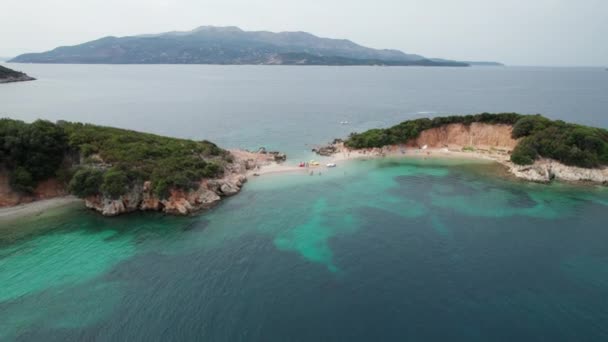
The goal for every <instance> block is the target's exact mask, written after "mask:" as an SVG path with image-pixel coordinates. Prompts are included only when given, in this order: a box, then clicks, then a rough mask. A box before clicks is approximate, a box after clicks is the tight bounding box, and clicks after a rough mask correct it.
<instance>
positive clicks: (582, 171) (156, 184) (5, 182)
mask: <svg viewBox="0 0 608 342" xmlns="http://www.w3.org/2000/svg"><path fill="white" fill-rule="evenodd" d="M314 151H315V152H317V153H319V154H321V155H324V156H328V157H330V161H332V162H337V161H340V160H345V159H354V158H369V157H374V158H376V157H386V156H394V157H418V158H433V157H440V158H445V157H452V158H482V159H488V160H493V161H496V162H499V163H501V164H503V165H505V166H506V167H507V168H508V170H509V171H510V172H511V173H512V174H513V175H515V176H516V177H518V178H522V179H525V180H529V181H534V182H550V181H552V180H563V181H572V182H591V183H595V184H603V185H608V131H607V130H605V129H601V128H593V127H587V126H581V125H576V124H570V123H565V122H563V121H553V120H550V119H547V118H545V117H542V116H540V115H520V114H515V113H503V114H488V113H483V114H477V115H465V116H448V117H437V118H433V119H427V118H423V119H416V120H410V121H405V122H402V123H400V124H398V125H395V126H393V127H390V128H386V129H372V130H368V131H366V132H363V133H352V134H351V135H350V136H349V137H348V138H347V139H346V140H336V141H334V143H333V144H331V145H328V146H325V147H323V148H318V149H315V150H314ZM285 160H286V156H285V155H284V154H281V153H278V152H267V151H266V150H265V149H260V150H259V151H257V152H250V151H244V150H225V149H222V148H220V147H218V146H217V145H215V144H214V143H212V142H209V141H193V140H186V139H177V138H169V137H163V136H158V135H154V134H148V133H140V132H135V131H131V130H125V129H118V128H112V127H102V126H96V125H90V124H82V123H71V122H65V121H59V122H57V123H52V122H49V121H42V120H38V121H35V122H33V123H31V124H29V123H25V122H22V121H17V120H11V119H0V208H3V207H4V208H7V207H14V206H17V205H20V204H24V203H30V202H34V201H39V200H44V199H53V198H64V197H65V196H68V195H70V194H71V195H74V196H76V197H79V198H82V199H83V200H84V203H85V205H86V206H87V207H88V208H91V209H93V210H96V211H98V212H100V213H101V214H102V215H105V216H116V215H120V214H123V213H129V212H134V211H162V212H165V213H168V214H175V215H187V214H190V213H193V212H196V211H199V210H202V209H206V208H211V207H212V206H214V205H215V204H217V203H219V202H220V201H221V200H222V198H224V197H227V196H232V195H235V194H237V193H238V192H239V191H240V189H241V187H242V186H243V184H244V183H245V182H246V181H247V177H248V176H252V175H260V174H265V173H276V172H298V171H300V172H303V173H304V174H308V172H307V170H306V169H303V168H302V167H298V166H297V165H292V166H290V165H284V164H282V162H284V161H285ZM331 166H334V165H331ZM318 167H320V166H318ZM46 205H47V204H41V206H46ZM20 210H21V209H20ZM0 216H1V215H0Z"/></svg>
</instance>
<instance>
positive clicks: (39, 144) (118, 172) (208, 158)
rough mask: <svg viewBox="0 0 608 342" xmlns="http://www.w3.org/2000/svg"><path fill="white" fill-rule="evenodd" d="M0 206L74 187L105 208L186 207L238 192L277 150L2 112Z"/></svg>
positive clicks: (109, 211)
mask: <svg viewBox="0 0 608 342" xmlns="http://www.w3.org/2000/svg"><path fill="white" fill-rule="evenodd" d="M0 156H1V157H2V158H1V159H0V207H2V206H15V205H18V204H22V203H28V202H32V201H36V200H39V199H49V198H53V197H59V196H64V195H67V194H68V193H69V194H73V195H75V196H77V197H79V198H82V199H84V201H85V204H86V206H87V207H88V208H91V209H94V210H96V211H98V212H100V213H101V214H103V215H106V216H116V215H120V214H123V213H129V212H133V211H139V210H141V211H163V212H165V213H168V214H175V215H186V214H189V213H192V212H194V211H198V210H201V209H206V208H210V207H212V206H213V205H215V204H216V203H218V202H219V201H220V200H221V199H222V198H224V197H228V196H232V195H235V194H237V193H238V192H239V191H240V190H241V187H242V186H243V184H244V183H245V182H246V180H247V178H246V177H247V174H248V173H249V172H250V171H251V173H253V172H254V170H257V169H258V168H260V167H261V166H265V165H268V164H273V163H274V164H276V163H280V162H283V161H285V160H286V159H287V156H286V155H285V154H283V153H280V152H267V151H266V150H265V149H261V150H260V151H259V152H257V153H254V152H248V151H241V150H233V151H228V150H224V149H222V148H220V147H219V146H217V145H215V144H213V143H212V142H209V141H206V140H202V141H194V140H187V139H179V138H171V137H163V136H158V135H154V134H148V133H141V132H135V131H130V130H124V129H118V128H113V127H102V126H95V125H88V124H81V123H70V122H63V121H62V122H57V123H51V122H48V121H40V120H39V121H36V122H33V123H25V122H22V121H17V120H11V119H0Z"/></svg>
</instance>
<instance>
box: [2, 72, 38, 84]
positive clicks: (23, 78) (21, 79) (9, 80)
mask: <svg viewBox="0 0 608 342" xmlns="http://www.w3.org/2000/svg"><path fill="white" fill-rule="evenodd" d="M35 80H36V79H35V78H33V77H30V76H28V75H25V74H24V75H21V76H17V77H12V76H10V77H7V78H0V83H13V82H25V81H35Z"/></svg>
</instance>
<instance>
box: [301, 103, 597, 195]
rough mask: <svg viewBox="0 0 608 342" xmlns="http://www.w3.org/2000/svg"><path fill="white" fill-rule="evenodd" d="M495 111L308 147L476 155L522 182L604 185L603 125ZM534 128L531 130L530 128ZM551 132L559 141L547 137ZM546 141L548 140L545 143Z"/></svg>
mask: <svg viewBox="0 0 608 342" xmlns="http://www.w3.org/2000/svg"><path fill="white" fill-rule="evenodd" d="M488 115H489V116H488ZM497 115H499V116H492V114H487V115H486V114H481V115H478V116H469V118H468V119H466V120H463V119H459V118H463V117H448V118H438V119H433V120H436V122H435V123H434V124H433V123H431V121H430V120H429V119H426V120H429V121H428V122H426V121H423V123H422V124H420V123H419V122H418V123H415V124H410V123H412V122H414V121H410V122H404V123H402V124H400V125H397V126H395V127H392V128H389V129H387V130H371V131H368V132H364V133H362V134H356V133H355V134H352V135H351V136H350V137H349V138H348V139H346V140H345V141H342V140H335V141H334V142H333V143H331V144H329V145H327V146H323V147H319V148H316V149H314V150H313V152H316V153H317V154H319V155H323V156H335V157H336V158H339V159H350V158H360V157H386V156H403V157H422V158H432V157H441V158H445V157H456V158H477V159H484V160H493V161H496V162H498V163H500V164H502V165H504V166H505V167H506V168H507V170H508V171H509V173H510V174H512V175H513V176H515V177H517V178H519V179H523V180H527V181H533V182H540V183H549V182H551V181H554V180H559V181H564V182H581V183H594V184H602V185H608V165H606V164H608V161H607V160H606V158H607V157H608V155H607V153H608V133H607V132H606V131H605V130H603V129H599V128H590V127H585V126H580V125H573V124H566V123H562V122H558V123H557V124H556V126H552V122H551V121H549V120H548V119H545V118H543V117H540V116H523V115H519V114H497ZM500 115H502V116H500ZM465 118H466V117H465ZM521 119H524V120H522V121H520V120H521ZM450 121H463V122H453V123H450ZM433 126H434V127H433ZM533 130H536V132H534V133H532V131H533ZM551 135H554V137H553V138H554V139H558V140H553V139H551ZM536 136H540V138H537V137H536ZM395 137H396V138H395ZM394 139H396V140H398V142H395V140H394ZM556 141H558V142H559V144H558V143H556ZM549 142H553V144H552V145H551V146H544V145H545V144H549ZM560 145H565V146H566V148H564V147H563V146H560ZM522 147H523V148H522ZM552 148H555V150H551V149H552ZM522 149H523V151H521V150H522ZM563 151H565V152H563ZM594 151H598V152H597V153H594ZM522 156H523V157H522ZM528 158H529V159H528ZM560 159H561V160H560ZM574 164H578V165H574Z"/></svg>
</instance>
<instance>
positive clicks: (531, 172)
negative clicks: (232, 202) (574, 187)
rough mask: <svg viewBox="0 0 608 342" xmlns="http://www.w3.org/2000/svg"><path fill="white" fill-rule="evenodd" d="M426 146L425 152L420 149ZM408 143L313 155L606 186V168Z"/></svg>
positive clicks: (329, 149)
mask: <svg viewBox="0 0 608 342" xmlns="http://www.w3.org/2000/svg"><path fill="white" fill-rule="evenodd" d="M422 146H426V148H424V149H423V148H422ZM428 146H429V145H418V144H416V143H408V144H404V145H402V146H396V145H392V146H385V147H384V148H372V149H349V148H347V147H345V146H344V144H343V143H342V142H341V141H338V142H334V143H331V144H328V145H326V146H322V147H317V148H315V149H313V152H315V153H317V154H318V155H320V156H325V157H332V158H333V159H332V160H333V161H338V160H351V159H358V158H384V157H403V158H424V159H427V158H460V159H479V160H486V161H494V162H497V163H499V164H501V165H503V166H505V167H506V169H507V171H508V172H509V173H510V174H511V175H513V176H514V177H516V178H518V179H521V180H525V181H530V182H535V183H550V182H552V181H562V182H568V183H584V184H597V185H604V186H608V168H605V167H604V168H593V169H588V168H582V167H576V166H568V165H564V164H562V163H560V162H558V161H555V160H551V159H546V158H543V159H539V160H537V161H535V163H534V164H532V165H516V164H514V163H513V162H511V160H510V152H511V150H510V149H509V148H495V147H492V148H488V147H487V146H481V147H480V146H475V145H473V146H471V145H469V146H456V145H453V144H450V145H449V147H448V144H445V145H444V147H441V148H438V147H428Z"/></svg>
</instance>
